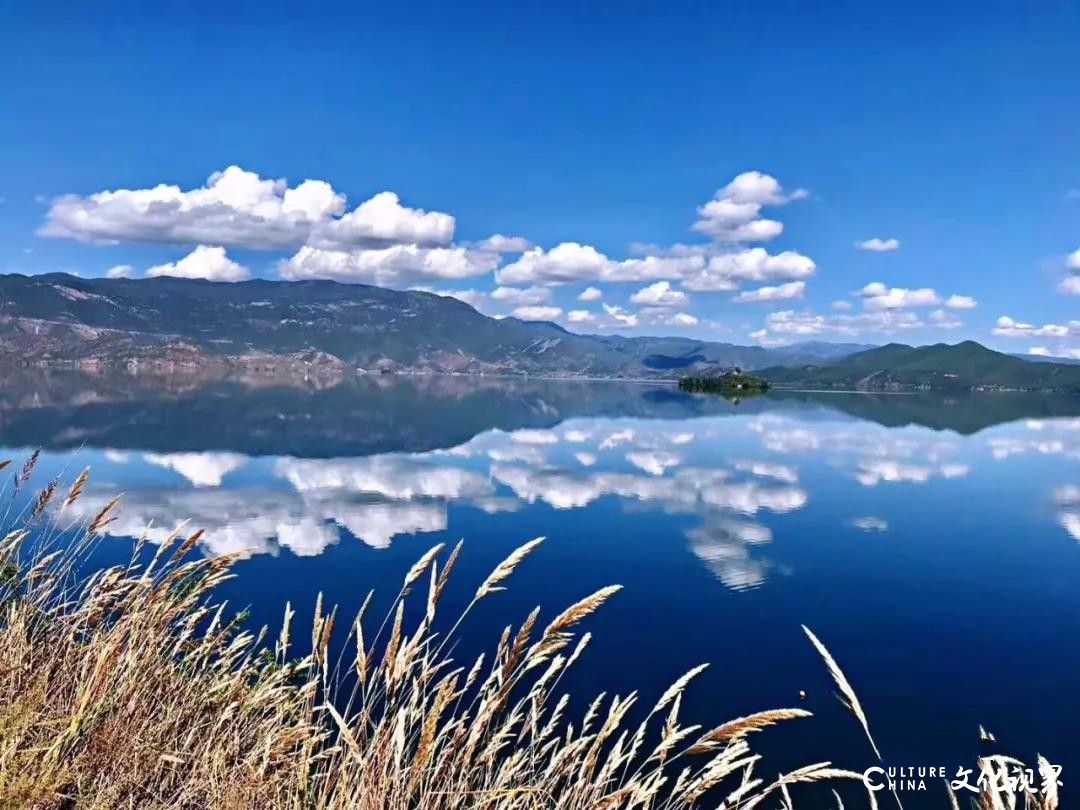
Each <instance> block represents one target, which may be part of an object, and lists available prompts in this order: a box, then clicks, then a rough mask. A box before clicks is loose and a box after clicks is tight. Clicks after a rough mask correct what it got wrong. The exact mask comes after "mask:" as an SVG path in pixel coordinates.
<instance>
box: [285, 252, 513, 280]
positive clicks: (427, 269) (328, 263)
mask: <svg viewBox="0 0 1080 810" xmlns="http://www.w3.org/2000/svg"><path fill="white" fill-rule="evenodd" d="M497 264H498V256H497V255H496V254H493V253H486V252H481V251H474V250H469V249H468V248H464V247H446V248H423V247H419V246H417V245H394V246H392V247H387V248H377V249H370V250H323V249H320V248H313V247H308V246H304V247H302V248H300V250H299V251H297V252H296V254H295V255H294V256H292V257H291V258H289V259H288V260H286V261H284V262H282V263H281V265H280V267H279V272H280V274H281V276H282V277H283V278H286V279H293V280H296V279H312V278H325V279H335V280H337V281H359V282H364V283H367V284H377V285H380V286H385V287H396V286H401V285H405V284H409V283H411V282H412V281H414V280H417V279H446V280H453V279H464V278H470V277H473V276H481V275H485V274H487V273H490V272H491V271H492V270H494V269H495V267H496V266H497Z"/></svg>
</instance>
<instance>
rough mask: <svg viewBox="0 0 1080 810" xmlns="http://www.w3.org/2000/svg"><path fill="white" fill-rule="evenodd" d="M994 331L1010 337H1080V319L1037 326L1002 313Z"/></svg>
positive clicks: (996, 333) (998, 334)
mask: <svg viewBox="0 0 1080 810" xmlns="http://www.w3.org/2000/svg"><path fill="white" fill-rule="evenodd" d="M993 333H994V334H995V335H997V336H998V337H1010V338H1032V337H1051V338H1069V337H1080V321H1069V323H1068V324H1057V323H1047V324H1043V325H1042V326H1035V325H1034V324H1030V323H1023V322H1021V321H1014V320H1013V319H1012V318H1010V317H1009V316H1008V315H1002V316H1001V317H1000V318H998V319H997V322H996V323H995V325H994V329H993Z"/></svg>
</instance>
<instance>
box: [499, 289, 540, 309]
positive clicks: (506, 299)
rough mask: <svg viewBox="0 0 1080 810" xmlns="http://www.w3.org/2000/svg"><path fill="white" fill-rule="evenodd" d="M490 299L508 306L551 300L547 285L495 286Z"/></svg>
mask: <svg viewBox="0 0 1080 810" xmlns="http://www.w3.org/2000/svg"><path fill="white" fill-rule="evenodd" d="M491 299H492V300H493V301H499V302H500V303H503V304H507V305H509V306H526V305H529V304H543V303H546V302H547V301H549V300H551V290H550V289H549V288H547V287H525V288H521V287H496V288H495V290H494V292H492V293H491Z"/></svg>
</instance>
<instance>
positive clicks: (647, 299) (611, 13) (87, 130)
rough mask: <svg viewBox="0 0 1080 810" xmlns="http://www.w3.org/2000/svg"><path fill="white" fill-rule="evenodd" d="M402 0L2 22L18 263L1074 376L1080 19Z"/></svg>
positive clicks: (1015, 6) (7, 159)
mask: <svg viewBox="0 0 1080 810" xmlns="http://www.w3.org/2000/svg"><path fill="white" fill-rule="evenodd" d="M399 5H400V6H401V7H400V8H393V9H387V8H385V7H368V6H367V5H366V4H340V5H320V4H313V5H309V6H307V7H305V8H299V4H274V3H259V4H254V3H252V4H232V5H231V8H230V10H228V11H227V12H222V11H221V9H219V8H217V7H216V6H214V5H210V4H206V5H201V4H196V3H187V4H182V8H181V7H180V5H179V4H178V5H177V7H176V8H173V9H171V10H160V9H152V8H151V7H149V6H146V5H145V4H138V5H135V4H132V5H128V6H125V5H124V4H120V3H111V4H110V3H103V4H99V5H97V6H96V7H95V9H94V12H93V15H92V16H91V15H85V16H84V15H82V14H80V13H79V12H78V11H77V10H75V9H76V6H75V4H70V5H69V4H59V5H51V6H48V7H46V4H35V7H31V6H30V4H24V5H23V8H21V9H19V10H17V11H15V12H8V13H6V15H5V16H6V17H7V22H6V23H5V25H4V27H3V29H2V30H0V65H2V66H3V76H4V77H5V78H4V81H5V88H4V92H3V94H2V96H0V115H2V118H3V121H4V126H3V127H0V197H2V198H3V203H2V204H0V270H2V271H4V272H25V273H42V272H49V271H58V270H63V271H72V272H78V273H79V274H81V275H84V276H96V275H103V274H105V273H106V272H107V271H108V270H110V269H112V268H116V267H126V268H129V269H128V270H121V271H115V272H126V273H128V274H130V275H132V276H135V277H140V276H143V275H145V274H146V273H147V272H148V271H150V272H152V273H186V274H193V275H203V276H209V277H213V278H221V279H235V278H242V277H245V276H264V277H279V276H284V277H292V278H301V277H332V278H338V279H340V280H346V281H363V282H374V283H380V284H384V285H387V286H397V287H423V288H428V289H433V290H438V291H443V292H456V293H457V294H458V295H460V296H462V297H464V298H466V299H467V300H469V301H470V302H472V303H474V304H476V305H477V306H478V307H479V308H480V309H482V310H483V311H485V312H488V313H490V314H497V315H498V314H509V313H511V312H514V311H516V312H517V313H518V314H519V315H521V316H524V317H551V318H554V319H556V320H558V321H559V322H560V323H563V324H564V325H567V326H569V327H570V328H573V329H578V330H581V331H599V330H606V331H617V332H622V333H627V334H643V333H652V334H668V333H669V334H685V335H694V336H700V337H705V338H709V339H715V340H727V341H731V342H737V343H747V342H753V341H755V340H757V341H761V342H764V343H766V344H772V343H779V342H792V341H798V340H806V339H824V340H857V341H862V342H882V341H886V340H890V339H896V340H902V341H905V342H915V343H922V342H928V341H933V340H947V341H949V342H953V341H955V340H960V339H964V338H968V337H971V338H975V339H977V340H980V341H983V342H985V343H988V344H989V345H993V346H995V347H998V348H1002V349H1007V350H1009V351H1017V352H1025V351H1029V350H1030V349H1033V348H1034V349H1038V350H1043V351H1046V352H1049V353H1055V354H1074V355H1076V356H1080V321H1078V320H1077V319H1078V318H1080V68H1078V67H1077V60H1076V43H1077V42H1078V41H1080V6H1078V5H1077V4H1076V3H1074V2H1065V1H1064V0H1055V1H1053V2H1046V3H1041V4H1037V5H1036V4H1021V3H1012V4H1006V3H989V4H988V3H985V2H984V3H978V4H976V3H940V2H939V3H934V4H929V3H921V2H908V3H897V4H864V3H830V4H814V5H813V6H811V5H810V4H806V3H771V4H760V3H748V2H747V3H697V2H694V3H689V2H668V3H639V2H627V3H622V4H619V5H618V7H617V10H616V6H614V5H611V4H581V3H561V2H545V3H531V2H525V3H515V4H495V3H471V4H468V7H467V8H466V7H464V4H447V3H435V4H427V3H410V4H399ZM817 6H827V8H818V7H817ZM223 15H227V16H223ZM230 166H234V167H237V168H236V169H232V170H229V171H225V170H226V169H228V167H230ZM223 172H224V174H221V173H223ZM212 176H213V178H214V179H213V180H208V178H211V177H212ZM736 178H740V179H739V180H736ZM279 179H280V180H284V181H285V182H283V183H276V184H275V183H274V182H273V181H277V180H279ZM306 180H310V181H318V182H311V183H306V184H305V182H304V181H306ZM159 184H166V185H167V186H175V187H176V188H175V189H165V190H160V189H159V190H158V191H151V189H154V188H155V187H156V186H158V185H159ZM298 187H299V190H297V188H298ZM123 190H126V192H124V193H114V194H102V192H123ZM290 190H291V191H290ZM385 192H390V194H386V193H385ZM393 195H396V197H395V196H393ZM366 201H371V202H370V203H366ZM710 201H712V203H711V204H710ZM777 223H778V224H777ZM695 227H696V229H695ZM494 235H501V236H504V237H512V239H509V240H502V241H501V242H499V243H497V244H496V243H495V242H492V241H490V237H493V236H494ZM871 239H878V240H881V242H882V243H884V244H883V245H879V247H881V246H884V247H889V246H891V244H892V243H891V242H889V241H888V240H896V242H897V243H898V248H897V249H892V250H866V249H859V248H857V247H856V244H857V243H861V242H865V241H866V240H871ZM200 246H201V247H200ZM560 246H561V247H560ZM496 248H498V249H496ZM1074 254H1075V255H1074ZM1070 265H1074V266H1073V267H1070ZM497 287H502V288H503V292H501V293H499V294H497V295H495V296H493V295H492V293H493V291H494V290H495V289H496V288H497ZM590 287H591V288H595V289H596V290H598V291H599V298H596V295H597V294H596V293H592V294H591V295H586V296H585V298H586V299H589V298H592V299H593V300H579V296H581V294H582V293H583V292H584V291H585V290H586V289H587V288H590ZM838 302H841V303H838ZM571 313H575V314H571ZM1002 318H1007V319H1009V320H1001V319H1002Z"/></svg>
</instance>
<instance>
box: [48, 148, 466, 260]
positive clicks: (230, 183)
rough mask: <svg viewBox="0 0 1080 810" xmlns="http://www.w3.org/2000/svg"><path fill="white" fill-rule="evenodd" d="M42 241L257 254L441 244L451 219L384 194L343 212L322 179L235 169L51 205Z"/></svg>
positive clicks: (342, 198)
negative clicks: (185, 183) (187, 185)
mask: <svg viewBox="0 0 1080 810" xmlns="http://www.w3.org/2000/svg"><path fill="white" fill-rule="evenodd" d="M39 233H40V234H41V235H43V236H60V237H69V238H73V239H78V240H80V241H84V242H112V243H115V242H156V243H167V244H193V243H199V244H211V245H221V246H226V247H247V248H253V249H260V250H276V249H283V248H296V247H299V246H301V245H304V244H312V245H315V246H319V247H323V248H338V249H343V248H348V247H354V246H373V245H374V246H385V245H387V244H395V243H412V244H417V245H446V244H449V242H450V241H451V240H452V238H453V233H454V218H453V217H452V216H450V215H449V214H443V213H440V212H437V211H432V212H427V211H423V210H421V209H413V208H408V207H405V206H403V205H401V202H400V200H399V199H398V196H397V195H396V194H394V193H393V192H390V191H384V192H381V193H379V194H376V195H375V196H373V197H372V198H371V199H369V200H366V201H365V202H363V203H361V204H360V205H358V206H357V207H356V208H355V209H354V210H352V211H349V212H346V210H345V195H343V194H340V193H338V192H336V191H335V190H334V189H333V187H332V186H331V185H330V184H329V183H327V182H325V181H323V180H304V181H303V182H302V183H300V184H298V185H297V186H295V187H290V186H289V185H288V183H287V182H286V181H285V180H283V179H277V180H274V179H266V178H262V177H260V176H259V175H258V174H256V173H255V172H251V171H247V170H245V169H242V168H240V167H239V166H229V167H228V168H226V169H225V170H224V171H220V172H215V173H214V174H212V175H210V177H209V178H208V179H207V181H206V184H205V185H204V186H201V187H199V188H194V189H190V190H188V191H184V190H182V189H181V188H180V187H179V186H175V185H166V184H161V185H157V186H154V187H153V188H149V189H117V190H115V191H101V192H98V193H96V194H91V195H89V196H86V197H82V196H79V195H74V194H71V195H67V196H64V197H59V198H57V199H56V200H53V202H52V204H51V206H50V208H49V212H48V214H47V216H46V221H45V224H44V225H43V226H42V227H41V229H40V230H39Z"/></svg>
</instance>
